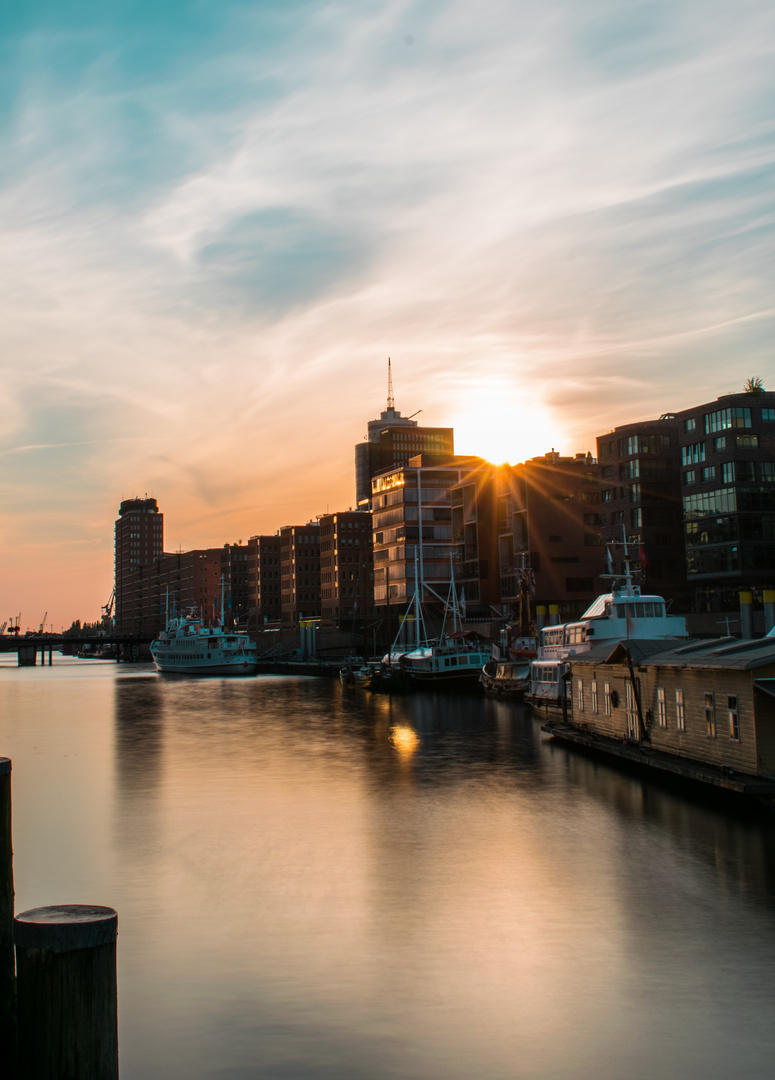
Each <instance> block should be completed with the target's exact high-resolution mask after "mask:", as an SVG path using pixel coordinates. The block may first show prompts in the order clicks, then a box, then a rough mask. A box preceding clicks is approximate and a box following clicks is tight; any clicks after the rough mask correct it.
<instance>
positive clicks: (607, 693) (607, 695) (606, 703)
mask: <svg viewBox="0 0 775 1080" xmlns="http://www.w3.org/2000/svg"><path fill="white" fill-rule="evenodd" d="M603 712H604V713H605V715H606V716H610V715H611V684H610V683H603Z"/></svg>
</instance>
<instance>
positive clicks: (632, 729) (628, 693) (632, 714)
mask: <svg viewBox="0 0 775 1080" xmlns="http://www.w3.org/2000/svg"><path fill="white" fill-rule="evenodd" d="M624 696H625V702H626V708H627V734H628V736H629V737H630V738H631V739H637V738H638V710H637V706H636V704H635V687H634V686H633V685H632V683H631V682H629V681H628V682H626V683H625V684H624Z"/></svg>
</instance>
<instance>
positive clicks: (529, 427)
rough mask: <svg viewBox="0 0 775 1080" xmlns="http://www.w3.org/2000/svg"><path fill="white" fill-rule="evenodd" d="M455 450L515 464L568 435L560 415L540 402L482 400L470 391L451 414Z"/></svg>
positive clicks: (494, 462)
mask: <svg viewBox="0 0 775 1080" xmlns="http://www.w3.org/2000/svg"><path fill="white" fill-rule="evenodd" d="M453 426H454V429H455V453H456V454H474V455H476V456H477V457H483V458H484V459H485V460H486V461H490V462H492V463H493V464H494V465H505V464H509V465H514V464H516V462H518V461H526V460H527V459H528V458H531V457H538V456H542V455H543V454H546V453H548V452H549V451H550V450H551V449H552V448H553V447H555V448H558V449H559V447H560V445H561V443H562V442H563V441H564V439H565V438H566V437H567V433H566V432H564V431H563V428H562V425H561V423H560V421H559V419H558V418H557V417H556V416H554V415H553V414H552V413H551V412H550V411H549V410H548V409H546V408H545V407H544V406H543V405H541V404H538V403H534V402H531V401H527V400H525V401H524V402H517V401H514V400H513V399H512V398H507V399H503V398H501V399H500V400H498V397H497V393H496V394H495V400H487V401H483V400H481V397H480V395H479V393H476V394H475V395H472V398H471V400H470V401H469V402H467V403H466V406H465V408H464V409H461V410H460V412H459V413H458V414H457V415H456V416H455V417H454V424H453Z"/></svg>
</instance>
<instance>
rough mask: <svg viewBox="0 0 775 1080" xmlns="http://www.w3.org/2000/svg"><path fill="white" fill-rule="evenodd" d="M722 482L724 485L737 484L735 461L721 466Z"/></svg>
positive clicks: (726, 462)
mask: <svg viewBox="0 0 775 1080" xmlns="http://www.w3.org/2000/svg"><path fill="white" fill-rule="evenodd" d="M721 482H722V483H723V484H734V482H735V463H734V461H725V462H724V464H723V465H722V466H721Z"/></svg>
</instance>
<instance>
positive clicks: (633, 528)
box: [597, 413, 686, 599]
mask: <svg viewBox="0 0 775 1080" xmlns="http://www.w3.org/2000/svg"><path fill="white" fill-rule="evenodd" d="M597 456H598V460H599V462H600V480H601V492H600V515H601V523H602V535H603V542H604V543H605V544H606V545H609V546H610V549H611V552H612V558H613V564H614V569H615V570H616V572H617V573H619V572H621V571H623V570H624V558H623V551H622V540H623V539H624V538H626V539H627V542H628V548H629V553H630V563H631V569H632V570H633V571H634V572H635V573H636V575H637V579H638V581H639V583H640V586H641V588H642V589H643V591H644V592H650V593H651V592H656V593H660V594H662V595H666V596H668V597H671V598H673V599H678V598H681V597H683V596H684V594H685V592H686V567H685V562H684V554H683V512H682V506H681V474H680V468H679V465H680V459H681V423H680V421H679V420H678V419H677V418H676V416H675V414H674V413H666V414H664V415H663V416H660V417H659V419H657V420H645V421H643V422H641V423H635V424H625V425H622V426H621V427H617V428H615V429H614V430H613V431H610V432H608V433H607V434H606V435H601V436H600V437H599V438H598V439H597Z"/></svg>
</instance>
